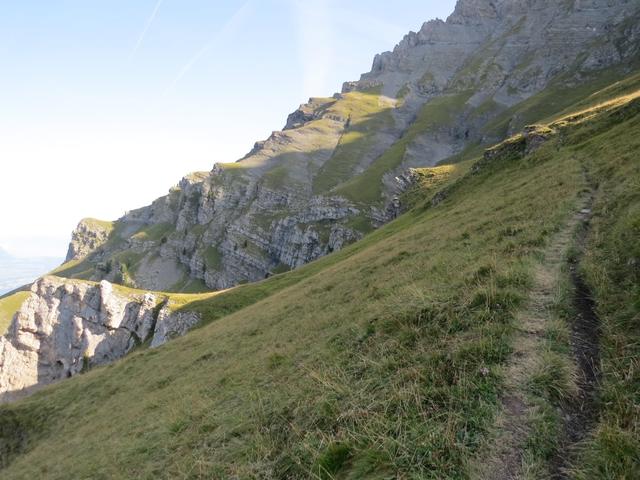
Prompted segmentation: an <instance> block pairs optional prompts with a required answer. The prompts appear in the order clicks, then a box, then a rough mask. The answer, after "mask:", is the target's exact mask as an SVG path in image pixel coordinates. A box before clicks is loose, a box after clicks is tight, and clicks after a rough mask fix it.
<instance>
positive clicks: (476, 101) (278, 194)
mask: <svg viewBox="0 0 640 480" xmlns="http://www.w3.org/2000/svg"><path fill="white" fill-rule="evenodd" d="M639 12H640V5H639V4H638V2H637V1H635V0H618V1H611V0H579V1H573V2H557V1H554V0H459V1H458V3H457V5H456V8H455V11H454V12H453V14H452V15H451V16H450V17H449V18H448V19H447V20H446V21H443V20H432V21H429V22H426V23H425V24H424V25H423V26H422V28H420V30H419V31H418V32H410V33H409V34H408V35H406V36H405V38H404V39H403V40H402V41H401V42H400V43H399V44H398V45H397V46H396V47H395V48H394V50H393V51H391V52H385V53H382V54H380V55H377V56H376V57H375V59H374V61H373V65H372V69H371V71H370V72H368V73H366V74H364V75H362V77H361V79H360V80H359V81H356V82H347V83H345V85H344V87H343V93H342V94H336V95H335V96H334V97H331V98H312V99H310V100H309V102H308V103H306V104H304V105H301V106H300V107H299V108H298V109H297V110H296V111H295V112H293V113H292V114H291V115H290V116H289V118H288V119H287V123H286V126H285V128H284V130H283V131H279V132H273V134H272V135H271V136H270V137H269V138H267V139H266V140H264V141H261V142H257V143H256V144H255V146H254V148H253V149H252V150H251V151H250V152H249V153H248V154H247V155H246V156H245V157H244V158H243V159H241V160H240V161H238V162H236V163H232V164H217V165H215V166H214V167H213V169H212V170H211V171H210V172H201V173H198V174H192V175H190V176H188V177H186V178H184V179H183V180H182V181H181V182H180V183H179V184H178V185H177V186H176V187H175V188H174V189H172V191H171V192H170V193H169V195H167V196H165V197H162V198H160V199H158V200H156V201H155V202H153V203H152V204H151V205H149V206H148V207H144V208H142V209H139V210H135V211H133V212H130V213H128V214H127V215H125V216H124V217H123V218H122V219H120V220H119V221H118V229H117V231H114V233H113V234H112V235H111V237H110V238H109V240H108V241H106V242H105V241H104V240H105V237H104V235H103V234H99V233H96V232H94V231H92V230H90V229H88V228H85V227H82V228H81V227H79V228H78V230H77V231H76V232H75V233H74V239H73V241H72V245H71V246H70V255H69V258H82V257H83V256H85V255H86V258H87V262H86V264H85V265H83V269H82V270H81V272H82V275H84V276H85V277H86V275H87V272H90V274H89V278H91V279H93V280H100V279H103V278H106V279H109V280H111V281H116V282H124V283H130V284H132V285H135V286H138V287H140V288H154V289H164V290H180V289H181V288H183V287H184V285H187V284H188V282H193V281H201V282H203V283H204V284H206V287H208V288H211V289H223V288H228V287H230V286H233V285H236V284H238V283H241V282H247V281H256V280H261V279H263V278H265V277H267V276H269V275H272V274H274V273H277V272H280V271H284V270H286V269H290V268H296V267H298V266H300V265H302V264H304V263H307V262H309V261H312V260H314V259H316V258H318V257H320V256H322V255H325V254H327V253H330V252H332V251H335V250H337V249H339V248H342V247H343V246H344V245H346V244H348V243H350V242H353V241H355V240H357V239H358V238H360V237H361V236H362V235H363V234H364V233H365V232H367V231H368V230H370V229H371V228H372V227H377V226H380V225H381V224H383V223H385V222H386V221H389V220H390V219H392V218H394V217H395V216H396V215H397V214H398V213H399V212H400V211H401V210H402V208H401V205H399V199H400V193H401V190H402V188H403V185H405V184H406V182H402V181H398V179H399V178H400V179H401V177H402V174H403V172H405V171H407V169H409V168H415V167H428V166H433V165H435V164H436V163H438V162H440V161H443V160H445V159H447V158H450V157H452V156H455V155H457V154H459V153H461V152H463V151H464V150H465V149H466V148H467V147H469V146H470V145H475V144H491V143H496V142H499V141H501V140H502V139H504V138H505V136H508V135H511V134H513V133H515V132H518V131H521V130H522V128H523V127H524V126H525V124H526V122H527V119H523V118H520V117H519V116H518V115H513V116H512V117H511V121H505V126H504V128H502V127H501V128H500V129H498V130H491V129H487V125H490V124H491V121H492V120H495V119H496V118H497V117H498V116H499V115H502V114H505V112H509V111H510V110H509V109H510V108H512V107H514V106H516V105H517V104H519V103H521V102H523V101H525V100H527V99H529V98H530V97H531V96H532V95H534V94H536V93H538V92H540V91H542V90H543V89H545V88H546V87H548V86H550V85H553V86H554V88H557V87H558V86H564V87H566V88H572V87H573V86H575V85H578V84H580V83H581V82H583V81H584V78H585V77H586V76H587V75H588V74H589V73H590V72H594V71H596V70H598V69H602V68H607V67H610V66H611V65H621V66H624V65H626V64H627V63H629V62H630V60H631V59H637V58H638V56H639V49H640V21H638V20H639V18H640V17H639ZM358 95H360V96H358ZM372 98H373V99H374V101H373V102H372V101H371V99H372ZM545 135H546V134H545V133H544V132H539V131H531V132H526V131H525V139H524V143H522V145H520V144H518V145H508V146H505V148H507V147H508V148H519V147H520V146H524V148H525V149H530V148H536V145H537V144H539V143H540V142H544V141H546V138H545ZM358 142H361V143H360V144H358ZM353 145H356V146H357V148H356V147H353ZM349 148H352V149H351V150H349V151H350V153H349V155H347V154H345V150H348V149H349ZM389 152H391V153H389ZM491 154H492V153H491V152H489V153H488V154H487V155H491ZM381 165H382V166H384V168H386V170H384V171H381V169H380V166H381ZM359 176H366V178H367V181H368V182H369V183H370V184H368V185H365V186H362V185H360V186H359V187H358V188H359V189H360V190H363V189H369V188H371V189H372V190H374V191H376V192H377V191H378V190H379V191H380V194H379V195H377V193H376V195H373V196H372V195H366V196H363V195H360V192H359V191H353V186H352V185H351V184H350V182H351V181H352V180H354V179H357V178H360V177H359ZM327 179H328V180H327ZM372 184H375V185H372ZM363 197H364V200H363ZM159 232H160V233H159ZM88 252H93V253H90V254H88V255H87V253H88ZM110 262H111V263H110ZM78 271H80V269H78ZM167 272H169V273H170V274H168V273H167ZM159 277H162V278H159Z"/></svg>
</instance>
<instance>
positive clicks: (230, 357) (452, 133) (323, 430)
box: [0, 0, 640, 479]
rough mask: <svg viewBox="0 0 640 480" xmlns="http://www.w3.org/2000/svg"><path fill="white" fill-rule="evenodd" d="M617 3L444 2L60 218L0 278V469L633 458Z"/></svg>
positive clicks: (161, 472) (631, 299) (490, 467)
mask: <svg viewBox="0 0 640 480" xmlns="http://www.w3.org/2000/svg"><path fill="white" fill-rule="evenodd" d="M639 10H640V6H639V5H638V4H637V3H636V2H625V1H605V0H580V1H569V2H551V1H543V0H529V1H524V0H522V1H518V0H516V1H488V0H461V1H459V2H458V5H457V6H456V10H455V12H454V14H453V15H452V16H451V17H450V18H449V19H447V21H446V22H442V21H433V22H428V23H427V24H425V25H424V26H423V27H422V29H421V30H420V31H419V32H418V33H412V34H409V35H408V36H407V37H405V39H404V40H403V41H402V42H401V43H400V44H399V45H398V46H397V47H396V48H395V49H394V51H393V52H390V53H386V54H382V55H380V56H377V57H376V59H375V60H374V65H373V69H372V71H371V72H369V73H367V74H365V75H363V77H362V78H361V79H360V80H359V81H358V82H350V83H347V84H346V85H345V87H344V89H343V93H341V94H340V95H338V96H336V97H335V98H331V99H314V100H312V101H311V102H309V104H307V105H304V106H302V107H301V108H300V109H299V110H298V111H297V112H294V114H292V115H291V116H290V117H289V119H288V121H287V125H286V127H285V129H284V130H283V131H282V132H278V133H275V134H274V135H273V136H272V137H271V138H270V139H268V140H267V141H265V142H263V143H258V144H257V145H256V147H255V148H254V150H253V151H252V152H251V153H249V154H248V155H247V156H246V157H245V158H244V159H242V160H241V161H239V162H237V163H234V164H226V165H216V166H215V167H214V169H213V170H212V172H206V173H198V174H192V175H189V176H187V177H185V179H183V181H182V182H181V183H180V184H179V186H178V187H177V188H176V189H174V190H172V192H171V193H170V194H169V195H168V196H166V197H163V198H161V199H158V200H156V201H155V202H154V203H153V204H152V205H150V206H148V207H144V208H142V209H139V210H135V211H132V212H130V213H129V214H127V215H125V217H123V218H122V219H120V220H118V221H116V222H102V221H98V220H85V221H83V222H81V224H80V225H79V227H78V229H77V230H76V231H75V232H74V234H73V239H72V243H71V246H70V249H69V255H68V262H67V263H66V264H65V265H63V266H62V267H60V268H59V269H57V270H55V271H54V272H52V275H50V276H46V277H44V278H42V279H40V280H38V281H37V282H36V283H34V284H33V285H32V286H31V289H30V291H29V292H20V293H19V294H14V295H12V296H10V297H6V298H4V299H0V312H2V311H15V312H16V314H15V316H14V317H13V321H12V323H11V325H10V327H9V330H8V333H7V335H6V336H5V337H2V338H0V393H1V394H2V400H3V401H11V402H12V403H10V404H6V405H2V406H0V473H1V474H2V477H3V478H12V479H13V478H16V479H19V478H53V479H55V478H70V477H72V478H96V477H97V478H185V477H189V478H269V479H271V478H321V479H329V478H341V479H360V478H522V477H527V478H576V479H582V478H633V477H634V475H635V472H636V467H637V466H636V464H637V458H638V452H640V434H639V433H638V429H637V425H638V424H640V418H639V416H638V410H637V408H636V403H637V402H636V399H637V396H638V392H639V391H640V387H639V386H638V385H639V383H638V378H637V375H636V374H635V372H636V370H637V369H636V368H635V364H636V359H637V358H638V356H639V355H640V347H639V345H640V332H639V331H638V328H637V326H638V324H637V323H638V322H637V320H638V318H639V316H640V303H639V302H638V298H639V296H640V270H639V269H638V266H639V265H640V250H639V248H640V196H639V195H638V188H637V186H638V184H639V182H640V169H639V168H638V165H639V163H638V157H637V152H638V149H639V147H640V140H639V139H640V68H639V67H640V66H639V65H638V48H639V46H640V43H639V42H638V29H640V26H639V25H640V24H639V23H638V22H637V20H638V14H639V13H640V12H639ZM396 177H397V178H396ZM374 227H376V228H375V230H374ZM320 257H322V258H320ZM288 267H297V268H295V269H293V270H292V271H289V272H284V270H287V268H288ZM279 272H283V273H279ZM267 276H268V277H269V278H266V279H265V278H264V277H267ZM65 277H67V278H65ZM68 277H73V278H68ZM90 279H94V280H100V283H96V282H93V281H90ZM108 280H109V281H108ZM252 280H261V281H256V282H250V283H247V284H244V283H245V282H246V281H252ZM112 281H117V282H118V283H120V284H113V283H112ZM201 281H204V282H205V284H203V283H201ZM236 284H239V285H237V286H235V287H233V288H229V289H226V290H221V291H215V292H203V293H197V294H195V293H185V292H184V291H188V290H203V291H204V290H207V289H208V288H222V287H230V286H233V285H236ZM132 285H138V286H147V285H148V286H151V287H153V288H158V289H163V290H164V291H155V292H151V291H147V290H146V289H143V290H137V289H134V288H131V286H132ZM151 287H147V288H151ZM16 295H21V297H16ZM178 337H180V338H178ZM160 345H162V346H161V347H160V348H155V347H159V346H160ZM120 357H123V358H121V359H120V360H119V361H115V360H117V359H119V358H120ZM68 377H72V378H70V379H68V380H64V381H60V380H62V379H66V378H68ZM51 383H55V385H48V384H51ZM27 394H29V395H30V396H29V398H26V399H20V398H21V397H24V396H25V395H27Z"/></svg>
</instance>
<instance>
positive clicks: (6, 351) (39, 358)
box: [0, 277, 199, 402]
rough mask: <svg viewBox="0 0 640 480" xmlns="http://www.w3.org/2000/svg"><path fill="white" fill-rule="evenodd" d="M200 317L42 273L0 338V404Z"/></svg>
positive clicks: (180, 330)
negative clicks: (6, 331)
mask: <svg viewBox="0 0 640 480" xmlns="http://www.w3.org/2000/svg"><path fill="white" fill-rule="evenodd" d="M198 321H199V317H198V316H197V315H195V314H193V313H180V312H176V313H174V312H171V310H170V309H169V307H168V306H167V305H165V304H164V300H163V299H160V298H158V297H157V296H156V295H154V294H151V293H143V292H133V293H132V292H124V291H121V290H119V289H118V287H114V286H113V285H112V284H110V283H109V282H106V281H102V282H101V283H100V284H91V283H87V282H78V281H70V280H64V279H60V278H57V277H44V278H42V279H40V280H38V281H37V282H36V283H34V284H33V285H32V287H31V293H30V296H29V297H28V298H27V299H26V300H25V301H24V302H23V304H22V306H21V308H20V310H19V311H18V312H17V313H16V315H15V317H14V319H13V323H12V324H11V326H10V328H9V331H8V333H7V334H6V335H5V336H4V337H0V402H1V401H8V400H13V399H15V398H19V397H20V396H24V395H26V394H28V393H30V392H32V391H33V390H35V389H37V388H38V387H41V386H43V385H47V384H49V383H53V382H56V381H58V380H60V379H64V378H67V377H71V376H73V375H76V374H78V373H80V372H81V371H83V370H85V369H87V368H90V367H91V366H94V365H102V364H106V363H109V362H112V361H114V360H116V359H118V358H120V357H122V356H124V355H125V354H127V353H128V352H130V351H131V349H133V348H134V347H135V346H136V345H139V344H141V343H143V342H145V341H147V340H150V341H151V346H152V347H156V346H159V345H162V344H163V343H165V342H166V341H167V340H169V339H170V338H172V337H174V336H178V335H183V334H184V333H186V331H187V330H189V329H190V328H191V327H193V326H194V325H195V324H196V323H197V322H198Z"/></svg>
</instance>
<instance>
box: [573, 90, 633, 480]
mask: <svg viewBox="0 0 640 480" xmlns="http://www.w3.org/2000/svg"><path fill="white" fill-rule="evenodd" d="M634 104H635V108H627V109H623V110H622V111H620V112H619V113H618V114H617V115H611V116H609V119H608V120H609V122H610V123H611V124H613V125H616V124H617V125H616V126H615V127H614V128H613V130H612V132H611V133H610V134H606V133H605V132H602V131H601V130H599V129H597V128H591V129H586V131H585V132H584V134H583V135H580V136H577V138H576V139H575V140H576V141H581V142H582V143H580V144H579V145H577V146H576V147H575V148H576V150H578V151H580V152H585V153H586V152H598V155H597V156H596V155H593V156H592V155H588V156H586V161H585V166H586V167H587V168H588V169H589V172H590V175H591V178H592V182H593V183H594V184H596V185H598V188H599V192H600V194H599V195H598V197H597V198H596V202H595V205H594V217H593V219H592V229H593V230H592V233H591V235H590V237H589V243H588V244H587V253H586V256H585V259H584V261H583V271H584V274H585V276H586V279H587V281H588V283H589V285H590V287H591V289H592V291H593V293H594V295H595V299H596V302H597V307H598V314H599V317H600V320H601V322H602V325H601V362H602V365H601V368H602V377H603V378H602V384H601V387H600V404H601V405H602V409H601V412H600V419H599V422H598V424H597V426H596V428H595V431H594V432H593V435H592V437H591V438H590V439H589V441H588V442H587V443H586V444H585V445H584V446H583V449H582V455H581V458H580V462H579V464H578V466H577V467H576V469H575V470H576V471H575V478H578V479H587V478H633V475H634V474H636V473H637V465H638V464H639V462H640V410H638V405H640V366H639V363H638V359H639V358H640V328H639V325H640V322H639V319H640V260H639V259H640V163H639V162H638V157H637V152H638V149H639V148H640V133H639V132H640V117H639V116H638V111H639V110H640V108H639V107H638V102H637V101H636V102H634ZM607 140H609V141H607ZM604 155H606V156H607V158H608V161H607V162H599V161H598V158H599V156H604ZM630 472H635V473H630Z"/></svg>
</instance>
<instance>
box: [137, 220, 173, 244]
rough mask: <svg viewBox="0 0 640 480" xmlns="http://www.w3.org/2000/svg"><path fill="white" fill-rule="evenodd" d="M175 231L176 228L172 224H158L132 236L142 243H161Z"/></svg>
mask: <svg viewBox="0 0 640 480" xmlns="http://www.w3.org/2000/svg"><path fill="white" fill-rule="evenodd" d="M174 230H175V226H174V225H173V224H171V223H157V224H154V225H150V226H148V227H145V228H143V229H142V230H139V231H138V232H136V233H135V234H133V235H132V236H131V238H133V239H135V240H139V241H141V242H160V241H162V239H163V238H164V239H166V238H167V236H168V235H170V234H171V233H172V232H173V231H174Z"/></svg>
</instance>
